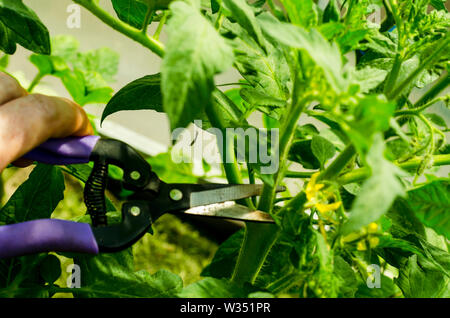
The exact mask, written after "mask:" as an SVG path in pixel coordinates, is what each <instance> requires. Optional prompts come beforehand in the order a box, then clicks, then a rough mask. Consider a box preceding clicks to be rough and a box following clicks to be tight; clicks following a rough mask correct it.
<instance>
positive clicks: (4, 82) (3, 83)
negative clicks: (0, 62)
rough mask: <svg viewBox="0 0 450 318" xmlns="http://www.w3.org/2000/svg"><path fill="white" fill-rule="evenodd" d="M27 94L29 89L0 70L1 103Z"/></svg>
mask: <svg viewBox="0 0 450 318" xmlns="http://www.w3.org/2000/svg"><path fill="white" fill-rule="evenodd" d="M25 95H27V91H26V90H25V89H24V88H23V87H22V86H20V84H19V83H18V82H17V81H16V79H14V78H13V77H11V76H9V75H7V74H5V73H3V72H0V105H1V104H4V103H6V102H9V101H11V100H13V99H16V98H19V97H22V96H25Z"/></svg>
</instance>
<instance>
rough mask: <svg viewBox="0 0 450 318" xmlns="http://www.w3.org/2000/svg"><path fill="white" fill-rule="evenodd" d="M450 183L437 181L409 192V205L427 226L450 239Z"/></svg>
mask: <svg viewBox="0 0 450 318" xmlns="http://www.w3.org/2000/svg"><path fill="white" fill-rule="evenodd" d="M449 193H450V182H449V180H436V181H433V182H430V183H428V184H426V185H424V186H422V187H419V188H417V189H414V190H411V191H408V203H409V207H410V209H411V210H412V211H414V213H415V215H416V216H417V218H419V219H420V221H422V223H423V224H424V225H425V226H428V227H431V228H432V229H434V230H435V231H436V232H437V233H438V234H441V235H444V236H445V237H446V238H447V239H450V213H449V211H450V195H449Z"/></svg>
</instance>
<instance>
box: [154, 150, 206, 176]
mask: <svg viewBox="0 0 450 318" xmlns="http://www.w3.org/2000/svg"><path fill="white" fill-rule="evenodd" d="M171 156H172V154H171V152H170V151H169V152H165V153H161V154H158V155H156V156H152V157H149V158H148V159H147V161H148V163H150V165H151V166H152V170H153V171H154V172H155V173H156V174H158V177H159V178H160V179H161V180H163V181H164V182H167V183H175V182H185V183H197V182H198V181H199V177H198V176H195V175H194V174H193V172H192V169H193V167H192V164H191V163H188V162H180V163H175V162H174V161H173V160H172V157H171Z"/></svg>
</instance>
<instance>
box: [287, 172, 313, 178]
mask: <svg viewBox="0 0 450 318" xmlns="http://www.w3.org/2000/svg"><path fill="white" fill-rule="evenodd" d="M314 173H316V171H312V172H310V171H286V173H285V174H284V177H285V178H298V179H307V178H311V176H312V175H313V174H314Z"/></svg>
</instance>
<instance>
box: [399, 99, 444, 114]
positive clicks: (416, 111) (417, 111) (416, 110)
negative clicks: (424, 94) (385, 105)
mask: <svg viewBox="0 0 450 318" xmlns="http://www.w3.org/2000/svg"><path fill="white" fill-rule="evenodd" d="M448 98H449V96H448V95H446V96H439V97H436V98H435V99H433V100H431V101H429V102H428V103H425V104H423V105H422V106H420V107H415V108H411V109H404V110H398V111H396V112H395V113H394V115H395V116H405V115H406V116H407V115H418V114H420V113H421V112H422V111H424V110H425V109H427V108H428V107H430V106H433V105H434V104H435V103H437V102H438V101H441V100H446V99H448Z"/></svg>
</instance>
